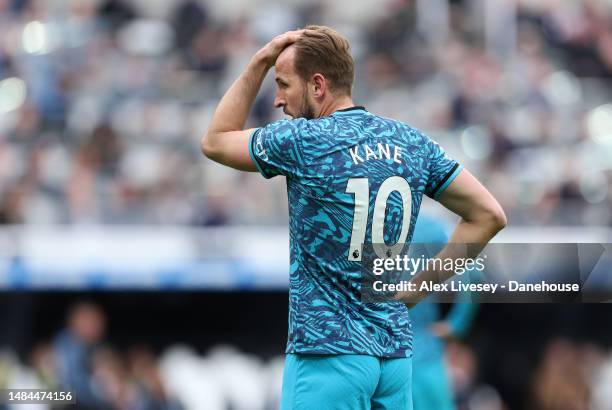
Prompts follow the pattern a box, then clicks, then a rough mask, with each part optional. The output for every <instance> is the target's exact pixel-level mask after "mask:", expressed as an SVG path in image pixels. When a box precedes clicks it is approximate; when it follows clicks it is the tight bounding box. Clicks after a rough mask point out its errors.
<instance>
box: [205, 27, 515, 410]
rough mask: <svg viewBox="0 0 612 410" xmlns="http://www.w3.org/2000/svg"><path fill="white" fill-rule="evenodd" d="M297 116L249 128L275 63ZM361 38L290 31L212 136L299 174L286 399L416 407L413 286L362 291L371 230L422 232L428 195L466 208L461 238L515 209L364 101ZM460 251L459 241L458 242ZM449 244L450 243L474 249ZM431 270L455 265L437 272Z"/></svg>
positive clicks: (385, 236) (229, 160)
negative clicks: (357, 71)
mask: <svg viewBox="0 0 612 410" xmlns="http://www.w3.org/2000/svg"><path fill="white" fill-rule="evenodd" d="M272 67H275V81H276V84H277V92H276V97H275V100H274V105H275V107H277V108H282V109H283V111H284V113H285V114H287V115H289V116H291V117H292V118H293V119H291V120H282V121H277V122H274V123H271V124H268V125H266V126H265V127H262V128H255V129H246V130H245V129H244V126H245V123H246V120H247V117H248V114H249V111H250V109H251V106H252V105H253V102H254V100H255V97H256V95H257V93H258V91H259V89H260V87H261V84H262V82H263V80H264V77H265V76H266V74H267V72H268V71H269V70H270V68H272ZM353 79H354V62H353V59H352V57H351V54H350V51H349V43H348V41H347V40H346V39H345V38H344V37H343V36H341V35H340V34H339V33H337V32H336V31H334V30H333V29H330V28H328V27H323V26H308V27H306V28H305V29H303V30H296V31H290V32H287V33H284V34H282V35H279V36H277V37H276V38H274V39H273V40H272V41H271V42H269V43H268V44H266V45H265V46H264V47H263V48H262V49H260V50H259V51H258V52H257V53H256V54H255V55H254V56H253V58H252V60H251V61H250V63H249V64H248V66H247V67H246V69H245V70H244V71H243V73H242V74H241V75H240V77H239V78H238V79H237V80H236V81H235V82H234V83H233V85H232V86H231V87H230V88H229V90H228V91H227V92H226V93H225V95H224V96H223V98H222V99H221V101H220V102H219V105H218V106H217V109H216V111H215V113H214V115H213V118H212V121H211V124H210V126H209V129H208V131H207V132H206V134H205V136H204V137H203V139H202V151H203V153H204V154H205V155H206V156H207V157H209V158H210V159H212V160H214V161H217V162H219V163H221V164H224V165H227V166H229V167H232V168H235V169H238V170H243V171H259V172H260V173H261V174H262V175H263V176H264V177H266V178H271V177H274V176H278V175H282V176H285V177H286V180H287V191H288V200H289V229H290V250H291V252H290V255H291V260H290V289H289V340H288V343H287V349H286V353H287V358H286V362H285V372H284V376H283V391H282V399H281V409H350V410H354V409H370V408H372V409H393V410H398V409H412V395H411V391H410V386H411V366H412V362H411V357H412V335H411V327H410V319H409V315H408V309H407V307H406V305H405V303H409V304H413V303H416V302H417V301H418V300H419V299H420V298H422V297H424V296H425V295H424V294H420V293H418V292H417V293H415V294H408V293H404V294H400V295H398V298H401V300H397V301H390V302H387V303H364V302H362V301H361V280H362V265H361V259H362V253H363V245H364V244H370V243H374V244H383V246H389V248H391V247H395V246H397V245H400V246H403V244H405V243H409V242H410V239H411V236H412V232H413V230H414V224H415V222H416V219H417V216H418V212H419V208H420V204H421V201H422V199H423V195H427V196H430V197H431V198H433V199H435V200H438V201H440V202H441V203H442V204H443V205H444V206H446V207H447V208H449V209H450V210H451V211H454V212H455V213H457V214H458V215H460V216H461V217H462V219H461V222H460V223H459V225H458V226H457V228H456V230H455V232H454V233H453V236H452V237H451V239H450V240H451V242H459V243H476V244H480V245H478V246H475V247H470V252H471V253H474V252H475V253H478V252H479V251H480V250H481V248H480V246H484V244H486V243H487V242H488V241H489V240H490V239H491V238H492V237H493V236H494V235H495V234H496V233H497V232H498V231H499V230H500V229H501V228H503V226H504V225H505V223H506V219H505V215H504V213H503V211H502V209H501V207H500V206H499V204H498V203H497V201H496V200H495V199H494V198H493V197H492V196H491V195H490V194H489V192H488V191H487V190H486V189H485V188H484V187H483V186H482V185H481V184H480V183H479V182H478V181H477V180H476V179H475V178H474V177H473V176H472V175H471V174H470V173H469V172H467V171H466V170H464V169H462V167H461V166H460V165H459V164H457V163H456V162H455V161H453V160H452V159H450V158H448V157H447V156H446V155H445V153H444V151H443V150H442V148H441V147H440V146H439V145H438V144H436V143H435V142H434V141H432V140H431V139H430V138H429V137H427V136H426V135H424V134H423V133H421V132H419V131H418V130H416V129H414V128H412V127H410V126H408V125H407V124H404V123H401V122H399V121H394V120H391V119H387V118H383V117H380V116H377V115H375V114H373V113H370V112H368V111H367V110H366V109H365V108H364V107H361V106H355V104H354V103H353V100H352V97H351V94H352V85H353ZM445 252H446V253H445ZM453 252H454V251H452V250H451V251H449V250H448V249H446V248H445V249H443V250H442V251H441V253H443V254H444V256H442V257H455V258H456V257H469V256H470V255H469V254H468V255H458V254H456V253H453ZM423 275H424V276H423V277H420V276H419V277H417V278H416V279H417V280H423V278H429V277H432V276H434V275H435V276H437V277H438V279H437V280H440V281H444V280H445V277H446V276H450V275H452V272H424V273H423Z"/></svg>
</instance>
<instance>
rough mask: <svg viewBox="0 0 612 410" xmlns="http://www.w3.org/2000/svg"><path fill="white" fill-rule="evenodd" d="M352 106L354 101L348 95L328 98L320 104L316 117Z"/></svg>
mask: <svg viewBox="0 0 612 410" xmlns="http://www.w3.org/2000/svg"><path fill="white" fill-rule="evenodd" d="M354 106H355V103H354V102H353V99H352V98H351V97H349V96H344V97H340V98H334V99H330V100H329V101H328V102H326V103H323V104H322V105H321V108H320V110H319V115H318V118H321V117H327V116H329V115H331V114H333V113H334V112H336V111H338V110H344V109H345V108H351V107H354Z"/></svg>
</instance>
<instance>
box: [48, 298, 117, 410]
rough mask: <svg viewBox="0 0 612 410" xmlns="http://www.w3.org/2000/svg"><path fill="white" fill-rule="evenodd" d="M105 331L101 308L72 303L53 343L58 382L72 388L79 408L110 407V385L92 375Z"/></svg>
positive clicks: (87, 304) (104, 319) (85, 303)
mask: <svg viewBox="0 0 612 410" xmlns="http://www.w3.org/2000/svg"><path fill="white" fill-rule="evenodd" d="M105 332H106V318H105V316H104V314H103V313H102V311H101V310H100V308H98V307H97V306H96V305H93V304H90V303H87V302H84V303H79V304H77V305H75V306H74V307H72V309H71V310H70V312H69V314H68V318H67V327H66V329H64V330H62V331H61V332H60V333H59V334H58V335H57V337H56V338H55V341H54V344H53V347H54V353H55V360H56V366H57V375H58V378H59V382H60V385H61V386H62V388H65V389H67V390H70V391H72V392H74V394H75V396H76V397H77V400H78V406H79V408H83V409H108V408H111V407H112V403H111V402H110V400H109V397H112V396H111V395H110V394H109V393H110V391H109V390H110V388H111V386H109V385H108V384H106V383H103V382H102V380H99V379H98V380H97V379H96V378H94V365H95V363H94V357H96V354H97V352H98V351H99V350H98V349H99V346H100V343H101V341H102V339H103V337H104V334H105ZM108 365H111V364H110V363H109V364H108Z"/></svg>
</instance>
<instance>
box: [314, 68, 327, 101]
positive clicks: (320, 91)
mask: <svg viewBox="0 0 612 410" xmlns="http://www.w3.org/2000/svg"><path fill="white" fill-rule="evenodd" d="M312 84H313V93H314V97H315V98H321V97H323V96H324V95H325V93H326V92H327V82H326V81H325V77H323V75H322V74H319V73H316V74H314V75H313V76H312Z"/></svg>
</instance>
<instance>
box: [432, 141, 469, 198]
mask: <svg viewBox="0 0 612 410" xmlns="http://www.w3.org/2000/svg"><path fill="white" fill-rule="evenodd" d="M426 138H427V137H426ZM427 144H428V145H429V178H428V180H427V186H426V187H425V194H426V195H427V196H429V197H430V198H433V199H435V200H438V198H439V197H440V194H442V192H444V190H445V189H446V188H447V187H448V186H449V185H450V184H451V182H453V180H454V179H455V178H456V177H457V175H459V172H460V171H461V169H462V167H461V165H460V164H459V163H458V162H457V161H455V160H453V159H451V158H449V157H448V156H447V155H446V153H445V152H444V149H443V148H442V147H441V146H440V145H438V143H437V142H435V141H433V140H431V139H429V138H427Z"/></svg>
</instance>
